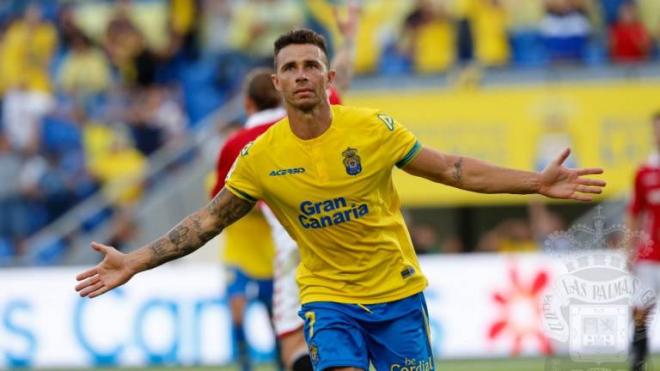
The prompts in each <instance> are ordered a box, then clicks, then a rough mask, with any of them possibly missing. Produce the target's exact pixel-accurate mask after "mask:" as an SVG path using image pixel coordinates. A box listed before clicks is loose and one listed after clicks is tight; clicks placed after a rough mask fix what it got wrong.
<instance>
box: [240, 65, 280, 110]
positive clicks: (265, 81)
mask: <svg viewBox="0 0 660 371" xmlns="http://www.w3.org/2000/svg"><path fill="white" fill-rule="evenodd" d="M272 74H273V70H271V69H270V68H266V67H261V68H255V69H253V70H252V71H250V73H248V75H247V77H246V78H245V85H244V86H243V89H244V90H245V94H246V95H247V96H248V97H249V98H250V99H252V101H253V102H254V104H255V105H256V106H257V110H259V111H263V110H266V109H271V108H275V107H278V106H279V105H280V104H281V103H282V98H281V97H282V96H281V95H280V92H278V91H277V89H275V86H274V85H273V80H272V79H271V75H272Z"/></svg>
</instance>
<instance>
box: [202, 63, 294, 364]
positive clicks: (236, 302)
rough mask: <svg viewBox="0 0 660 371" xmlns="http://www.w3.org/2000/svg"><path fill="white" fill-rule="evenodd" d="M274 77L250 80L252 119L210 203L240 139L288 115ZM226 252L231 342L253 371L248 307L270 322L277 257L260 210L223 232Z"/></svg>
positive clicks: (262, 73)
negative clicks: (254, 303)
mask: <svg viewBox="0 0 660 371" xmlns="http://www.w3.org/2000/svg"><path fill="white" fill-rule="evenodd" d="M272 85H273V84H272V82H271V81H270V71H269V70H268V69H257V70H255V71H253V72H252V73H251V74H250V75H248V77H247V78H246V83H245V101H244V106H245V113H246V114H247V116H248V119H247V121H246V123H245V129H244V130H242V131H239V132H238V133H236V134H235V135H233V136H232V137H231V138H230V139H229V140H228V141H227V142H226V143H225V145H224V146H223V147H222V150H221V151H220V154H219V158H218V161H217V168H216V172H217V173H216V174H217V178H216V179H217V181H216V183H215V186H214V187H213V190H212V192H211V198H213V197H215V195H216V194H217V193H218V192H219V191H220V190H221V189H222V187H223V186H224V179H225V177H226V175H227V172H228V171H229V169H230V167H231V165H232V163H233V162H234V158H236V156H237V155H238V153H239V152H240V150H241V148H242V145H241V146H236V145H233V144H232V143H233V142H235V141H236V140H237V138H241V137H242V135H243V134H241V133H242V132H244V131H245V130H249V128H255V127H256V128H258V129H257V130H259V129H263V130H265V129H267V128H268V126H267V125H263V124H267V123H271V124H272V123H274V122H276V121H277V120H279V119H280V118H282V117H283V116H284V115H285V114H286V112H284V109H283V108H281V107H280V101H281V98H280V95H279V93H278V92H277V91H276V90H275V89H274V88H273V87H272ZM224 235H225V247H224V253H223V257H222V260H223V261H224V264H225V265H226V267H227V269H226V274H227V297H228V298H229V308H230V311H231V318H232V337H233V340H234V344H235V345H236V348H235V349H236V354H235V356H237V357H238V361H239V363H240V365H241V369H242V370H244V371H247V370H251V369H252V366H251V362H250V354H249V353H250V352H249V346H248V343H247V339H246V336H245V330H244V327H243V325H244V323H243V320H244V316H245V309H246V305H247V303H248V302H249V300H250V299H253V298H255V299H257V300H258V301H259V302H261V303H263V304H264V305H265V306H266V309H267V311H268V314H269V317H272V310H273V306H272V303H273V301H272V298H273V258H274V256H275V252H274V246H273V240H272V238H271V237H270V236H271V234H270V228H269V227H268V223H267V222H266V220H265V219H264V217H263V214H262V213H261V211H260V210H259V208H254V209H253V210H252V211H251V212H250V213H249V214H247V215H246V216H245V217H244V218H243V219H242V220H240V221H238V222H237V223H235V224H233V225H231V226H230V227H228V228H227V229H226V230H225V232H224Z"/></svg>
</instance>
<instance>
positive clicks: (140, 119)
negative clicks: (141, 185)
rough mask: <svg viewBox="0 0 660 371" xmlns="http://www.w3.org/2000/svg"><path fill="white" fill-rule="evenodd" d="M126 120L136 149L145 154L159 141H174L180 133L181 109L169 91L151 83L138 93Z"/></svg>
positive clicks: (182, 117)
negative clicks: (150, 85)
mask: <svg viewBox="0 0 660 371" xmlns="http://www.w3.org/2000/svg"><path fill="white" fill-rule="evenodd" d="M128 121H129V123H130V125H131V132H132V135H133V140H134V141H135V146H136V148H137V149H138V150H139V151H140V152H142V153H143V154H144V155H146V156H149V155H150V154H152V153H153V152H154V151H156V150H158V149H159V148H160V147H161V146H162V145H163V144H166V143H174V142H175V141H177V140H178V139H180V138H181V136H182V135H183V134H184V131H185V128H186V121H185V116H184V114H183V111H182V110H181V108H180V107H179V105H178V104H177V103H176V102H175V101H174V100H173V97H172V95H171V94H170V93H169V91H168V90H167V89H166V88H164V87H161V86H152V87H150V88H146V89H144V90H143V91H141V92H140V93H138V96H137V99H136V100H135V102H134V104H133V107H132V108H131V110H130V113H129V118H128Z"/></svg>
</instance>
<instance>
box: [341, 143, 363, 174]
mask: <svg viewBox="0 0 660 371" xmlns="http://www.w3.org/2000/svg"><path fill="white" fill-rule="evenodd" d="M341 154H342V156H344V166H345V167H346V173H347V174H348V175H358V174H360V172H361V171H362V164H361V163H360V156H358V153H357V149H355V148H351V147H348V148H346V150H345V151H344V152H342V153H341Z"/></svg>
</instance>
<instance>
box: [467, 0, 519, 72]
mask: <svg viewBox="0 0 660 371" xmlns="http://www.w3.org/2000/svg"><path fill="white" fill-rule="evenodd" d="M471 24H472V33H473V35H474V54H475V57H476V60H477V61H478V62H479V63H480V64H482V65H484V66H489V67H497V66H503V65H505V64H507V62H508V61H509V54H510V52H509V40H508V35H507V28H506V25H507V14H506V10H505V9H504V7H503V6H502V1H501V0H477V1H476V2H475V4H474V9H473V10H472V16H471Z"/></svg>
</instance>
